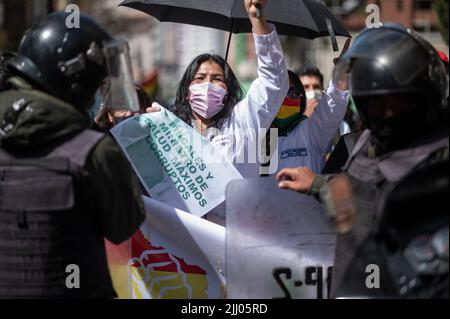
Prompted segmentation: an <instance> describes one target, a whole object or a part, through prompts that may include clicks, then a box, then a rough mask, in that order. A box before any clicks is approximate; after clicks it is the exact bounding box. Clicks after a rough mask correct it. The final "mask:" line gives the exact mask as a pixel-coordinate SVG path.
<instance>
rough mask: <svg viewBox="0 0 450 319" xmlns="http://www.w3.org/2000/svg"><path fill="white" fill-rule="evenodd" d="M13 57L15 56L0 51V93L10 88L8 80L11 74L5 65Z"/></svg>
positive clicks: (8, 52) (9, 52)
mask: <svg viewBox="0 0 450 319" xmlns="http://www.w3.org/2000/svg"><path fill="white" fill-rule="evenodd" d="M15 56H16V54H15V53H13V52H11V51H4V50H0V91H3V90H7V89H8V88H9V87H10V85H9V84H8V79H9V78H10V77H11V76H12V74H11V72H10V70H9V69H8V67H7V65H6V64H7V63H8V61H9V60H11V59H12V58H13V57H15Z"/></svg>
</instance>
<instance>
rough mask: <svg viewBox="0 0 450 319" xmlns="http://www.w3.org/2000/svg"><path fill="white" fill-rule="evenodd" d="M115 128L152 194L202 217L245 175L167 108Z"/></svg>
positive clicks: (137, 171)
mask: <svg viewBox="0 0 450 319" xmlns="http://www.w3.org/2000/svg"><path fill="white" fill-rule="evenodd" d="M111 133H112V134H113V136H114V137H115V138H116V140H117V141H118V143H119V144H120V146H121V147H122V149H123V150H124V152H125V154H126V156H127V157H128V159H129V160H130V162H131V164H132V165H133V167H134V169H135V171H136V173H137V175H138V177H139V179H140V180H141V182H142V184H143V185H144V187H145V188H146V190H147V192H148V193H149V194H150V196H151V197H152V198H154V199H156V200H159V201H161V202H163V203H166V204H168V205H170V206H173V207H176V208H179V209H181V210H184V211H187V212H189V213H191V214H194V215H196V216H203V215H204V214H206V213H208V212H209V211H210V210H212V209H213V208H215V207H216V206H218V205H219V204H220V203H222V202H223V201H224V200H225V188H226V185H227V184H228V182H230V181H231V180H234V179H241V178H242V176H241V175H240V174H239V172H238V171H237V170H236V168H235V167H234V166H233V164H231V163H229V162H227V161H226V160H225V159H224V157H223V156H222V154H221V153H220V152H218V151H217V150H216V149H215V148H214V146H212V145H211V144H210V142H209V141H208V140H207V139H206V138H204V137H203V136H201V135H200V134H199V133H198V132H197V131H195V130H194V129H193V128H192V127H190V126H189V125H187V124H186V123H184V122H183V121H182V120H180V119H179V118H178V117H176V116H175V115H173V114H172V113H170V112H169V111H168V110H166V109H165V108H163V107H161V112H156V113H149V114H143V115H140V116H137V117H134V118H131V119H128V120H126V121H124V122H122V123H120V124H118V125H117V126H115V127H114V128H113V129H112V130H111Z"/></svg>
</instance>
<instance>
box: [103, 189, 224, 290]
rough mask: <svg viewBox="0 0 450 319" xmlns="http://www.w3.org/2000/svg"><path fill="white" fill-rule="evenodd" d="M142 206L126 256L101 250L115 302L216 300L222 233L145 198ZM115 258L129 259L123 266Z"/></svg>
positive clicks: (119, 250)
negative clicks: (118, 299) (143, 216)
mask: <svg viewBox="0 0 450 319" xmlns="http://www.w3.org/2000/svg"><path fill="white" fill-rule="evenodd" d="M144 204H145V209H146V220H145V222H144V223H143V224H142V225H141V227H140V229H139V231H138V232H137V233H136V234H135V235H134V236H133V237H132V239H131V247H130V253H129V254H127V253H124V252H128V250H127V249H125V247H123V246H114V245H111V244H109V245H108V246H107V248H108V256H109V261H110V268H111V273H112V278H113V282H114V285H115V289H116V291H117V292H118V294H119V297H121V298H130V297H132V298H134V299H160V298H161V299H211V298H212V299H216V298H222V297H223V296H224V287H225V277H224V267H225V260H224V256H225V228H224V227H221V226H219V225H216V224H213V223H211V222H209V221H207V220H205V219H202V218H199V217H196V216H193V215H192V214H189V213H187V212H183V211H181V210H178V209H175V208H173V207H170V206H167V205H165V204H163V203H160V202H158V201H156V200H153V199H150V198H148V197H144ZM117 256H129V257H128V260H127V262H126V263H124V262H123V258H117ZM125 264H126V265H127V269H126V270H125V269H124V266H125ZM130 291H131V292H130Z"/></svg>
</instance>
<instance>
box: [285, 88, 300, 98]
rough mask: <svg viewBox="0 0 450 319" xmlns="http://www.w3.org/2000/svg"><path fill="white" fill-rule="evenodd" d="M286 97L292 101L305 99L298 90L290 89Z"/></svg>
mask: <svg viewBox="0 0 450 319" xmlns="http://www.w3.org/2000/svg"><path fill="white" fill-rule="evenodd" d="M286 96H287V97H288V98H290V99H300V98H302V97H303V94H302V93H301V92H300V91H299V90H297V89H296V88H294V87H290V88H289V91H288V92H287V95H286Z"/></svg>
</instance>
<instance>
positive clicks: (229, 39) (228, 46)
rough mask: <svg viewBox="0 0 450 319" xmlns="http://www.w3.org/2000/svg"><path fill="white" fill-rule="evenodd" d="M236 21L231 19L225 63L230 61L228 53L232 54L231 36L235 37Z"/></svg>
mask: <svg viewBox="0 0 450 319" xmlns="http://www.w3.org/2000/svg"><path fill="white" fill-rule="evenodd" d="M233 27H234V19H231V27H230V35H229V36H228V44H227V52H226V53H225V61H228V53H229V52H230V44H231V36H232V35H233Z"/></svg>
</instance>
